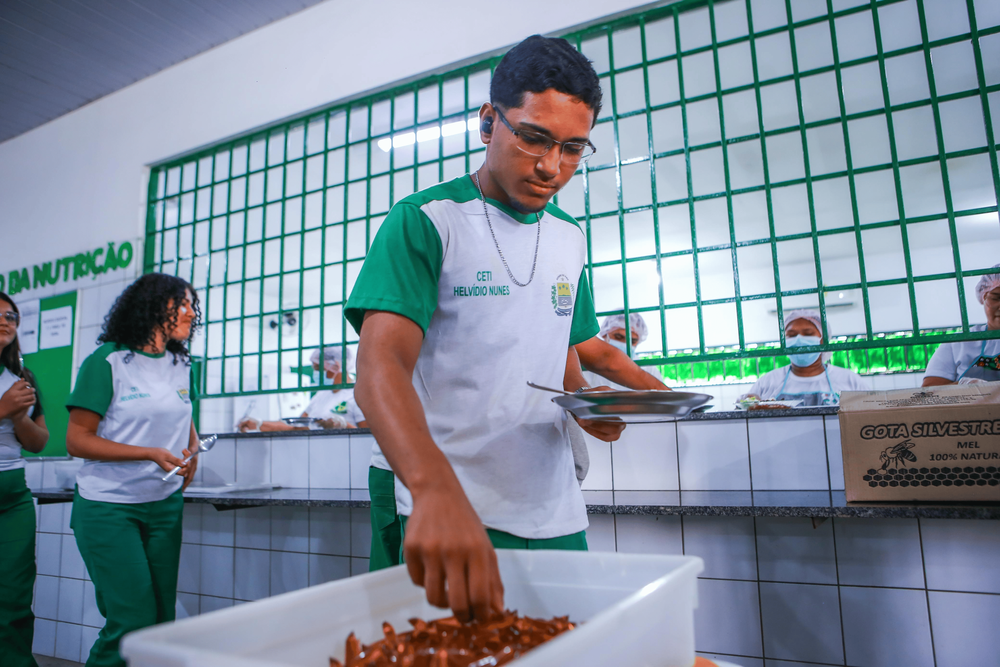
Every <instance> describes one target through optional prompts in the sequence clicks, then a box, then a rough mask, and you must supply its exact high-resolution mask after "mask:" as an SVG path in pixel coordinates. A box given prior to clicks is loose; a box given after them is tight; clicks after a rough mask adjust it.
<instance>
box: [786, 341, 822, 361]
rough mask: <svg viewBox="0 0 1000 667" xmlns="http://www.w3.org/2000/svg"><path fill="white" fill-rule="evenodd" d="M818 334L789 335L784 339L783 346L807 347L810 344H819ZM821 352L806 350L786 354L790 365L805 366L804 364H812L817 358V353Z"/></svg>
mask: <svg viewBox="0 0 1000 667" xmlns="http://www.w3.org/2000/svg"><path fill="white" fill-rule="evenodd" d="M819 343H820V337H819V336H791V337H789V338H786V339H785V347H808V346H810V345H819ZM821 354H822V352H808V353H806V354H790V355H788V358H789V360H791V362H792V366H797V367H799V368H805V367H806V366H812V365H813V364H814V363H816V360H817V359H819V355H821Z"/></svg>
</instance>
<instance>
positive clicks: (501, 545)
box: [399, 516, 587, 562]
mask: <svg viewBox="0 0 1000 667" xmlns="http://www.w3.org/2000/svg"><path fill="white" fill-rule="evenodd" d="M407 518H408V517H405V516H400V517H399V521H400V523H401V525H402V529H403V534H404V535H405V534H406V520H407ZM486 534H487V535H488V536H489V538H490V542H492V543H493V548H494V549H561V550H562V551H586V550H587V531H585V530H581V531H580V532H579V533H573V534H572V535H560V536H559V537H549V538H546V539H541V540H532V539H528V538H526V537H518V536H517V535H511V534H510V533H505V532H503V531H502V530H493V529H492V528H487V529H486ZM402 557H403V552H402V546H400V562H402Z"/></svg>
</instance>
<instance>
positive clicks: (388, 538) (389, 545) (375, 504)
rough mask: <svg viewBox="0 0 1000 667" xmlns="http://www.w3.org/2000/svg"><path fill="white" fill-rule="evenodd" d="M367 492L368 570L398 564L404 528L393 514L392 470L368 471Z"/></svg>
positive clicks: (394, 503)
mask: <svg viewBox="0 0 1000 667" xmlns="http://www.w3.org/2000/svg"><path fill="white" fill-rule="evenodd" d="M368 493H369V495H370V496H371V498H372V509H371V521H372V548H371V553H370V560H369V561H368V571H369V572H374V571H375V570H382V569H385V568H387V567H392V566H393V565H399V564H400V563H402V562H403V561H402V560H400V557H399V554H400V550H401V549H402V544H403V529H402V526H401V525H400V522H399V516H397V515H396V476H395V475H393V474H392V471H391V470H382V469H381V468H376V467H375V466H370V467H369V468H368Z"/></svg>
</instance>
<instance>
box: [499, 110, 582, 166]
mask: <svg viewBox="0 0 1000 667" xmlns="http://www.w3.org/2000/svg"><path fill="white" fill-rule="evenodd" d="M493 110H494V111H496V112H497V116H498V117H499V118H500V120H501V121H503V124H504V125H506V126H507V129H508V130H510V132H511V134H513V135H514V136H515V137H517V136H521V135H524V134H530V135H532V136H538V137H543V138H545V140H546V141H548V142H549V145H548V147H546V149H545V152H544V153H542V154H540V155H536V154H535V153H529V152H528V151H526V150H524V149H523V148H521V147H520V146H518V147H517V149H518V150H519V151H521V152H522V153H524V154H525V155H530V156H532V157H544V156H546V155H548V154H549V151H551V150H552V147H553V146H555V145H556V144H559V146H560V147H561V148H560V150H559V152H560V157H561V159H562V160H565V161H566V162H567V163H568V164H583V163H585V162H586V161H587V160H589V159H590V158H592V157H593V156H594V153H596V152H597V147H596V146H594V144H592V143H590V142H589V141H588V142H587V143H585V144H582V143H580V142H579V141H556V140H555V139H553V138H552V137H549V136H546V135H544V134H541V133H539V132H532V131H524V130H515V129H514V126H513V125H511V124H510V121H508V120H507V118H506V117H505V116H504V115H503V112H502V111H500V107H498V106H496V105H493ZM566 146H584V147H585V148H589V149H590V153H588V154H587V155H583V156H581V157H580V159H579V160H578V161H577V162H573V161H572V160H567V159H566V151H565V150H564V149H565V147H566Z"/></svg>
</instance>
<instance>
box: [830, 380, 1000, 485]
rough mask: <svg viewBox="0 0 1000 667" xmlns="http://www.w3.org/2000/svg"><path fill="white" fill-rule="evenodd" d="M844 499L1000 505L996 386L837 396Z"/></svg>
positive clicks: (999, 425) (999, 423) (999, 396)
mask: <svg viewBox="0 0 1000 667" xmlns="http://www.w3.org/2000/svg"><path fill="white" fill-rule="evenodd" d="M839 416H840V432H841V446H842V448H843V453H844V484H845V489H846V491H847V500H848V501H853V500H865V501H872V500H887V501H901V500H936V501H1000V382H988V383H983V384H972V385H946V386H943V387H924V388H921V389H899V390H895V391H852V392H844V393H843V394H841V396H840V415H839Z"/></svg>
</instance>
